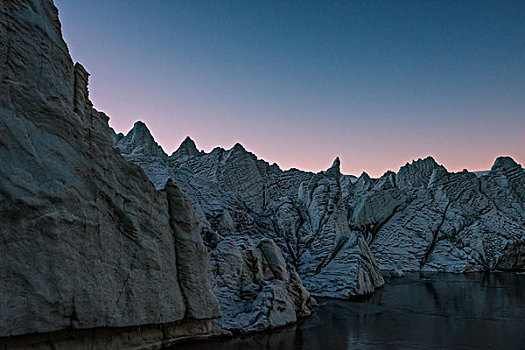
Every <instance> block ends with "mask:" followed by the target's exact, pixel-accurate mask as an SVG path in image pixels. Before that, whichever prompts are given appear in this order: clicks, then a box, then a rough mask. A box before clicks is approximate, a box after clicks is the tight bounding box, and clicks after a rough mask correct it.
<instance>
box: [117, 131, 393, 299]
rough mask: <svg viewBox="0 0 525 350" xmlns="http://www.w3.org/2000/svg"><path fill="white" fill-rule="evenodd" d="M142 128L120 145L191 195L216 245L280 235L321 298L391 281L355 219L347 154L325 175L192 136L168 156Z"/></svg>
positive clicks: (291, 262)
mask: <svg viewBox="0 0 525 350" xmlns="http://www.w3.org/2000/svg"><path fill="white" fill-rule="evenodd" d="M138 128H144V124H142V123H141V122H137V123H136V124H135V126H134V127H133V129H132V130H131V131H129V132H128V134H127V135H122V134H120V135H117V136H115V147H117V148H118V149H119V150H120V151H121V152H122V154H123V156H124V157H125V158H126V159H128V160H129V161H131V162H133V163H135V164H137V165H139V166H141V167H142V168H143V169H144V170H145V172H146V174H147V175H148V177H149V178H150V179H151V181H152V182H153V183H154V184H155V186H157V187H158V188H161V187H162V186H164V184H165V182H166V181H167V179H172V180H173V181H174V182H176V183H177V185H178V186H179V187H180V188H181V189H182V190H183V191H184V193H185V194H186V195H187V196H188V197H189V198H191V200H192V202H193V203H194V205H195V208H196V211H197V212H198V213H201V214H200V215H201V216H200V221H201V223H202V225H203V230H204V232H205V234H204V240H205V243H206V244H207V245H208V247H210V249H211V248H212V247H213V245H214V244H216V243H217V242H218V241H220V240H221V239H223V238H232V239H234V240H238V239H242V238H246V237H247V238H249V239H251V240H254V241H260V240H264V239H272V240H273V241H274V242H275V243H276V245H277V246H278V247H279V248H280V249H281V251H282V254H283V256H284V259H285V261H286V262H287V265H288V268H289V269H293V270H295V271H297V273H298V274H299V276H300V278H301V280H302V281H303V283H304V285H305V286H306V288H307V289H308V290H309V291H310V292H311V293H312V294H313V295H318V296H325V297H334V298H349V297H353V296H357V295H362V294H370V293H372V292H373V291H374V290H375V288H377V287H379V286H381V285H382V284H383V283H384V281H383V278H382V276H381V273H380V271H379V267H378V265H377V263H376V261H375V259H374V257H373V255H372V254H371V252H370V249H369V247H368V245H367V244H366V242H365V241H364V239H363V237H362V235H361V233H359V232H354V231H352V230H351V229H350V227H349V225H348V218H347V212H346V208H345V204H344V202H343V196H342V194H343V190H342V188H343V187H342V184H341V181H342V180H341V179H342V178H343V179H344V181H346V182H348V183H353V182H354V181H356V179H355V178H354V177H351V176H346V177H343V176H342V175H341V173H340V170H339V159H336V160H335V161H334V164H333V166H332V167H331V168H330V169H328V170H327V171H324V172H320V173H318V174H313V173H309V172H303V171H299V170H296V169H291V170H288V171H282V170H281V169H280V168H279V167H278V166H277V165H275V164H273V165H270V164H268V163H267V162H265V161H263V160H259V159H257V157H256V156H255V155H254V154H252V153H250V152H248V151H246V149H244V147H243V146H242V145H240V144H236V145H235V146H234V147H233V148H232V149H230V150H224V149H222V148H215V149H214V150H212V151H211V152H210V153H205V152H202V151H199V150H198V149H197V148H196V145H195V143H194V142H193V141H192V140H191V139H190V138H186V139H185V140H184V142H183V143H182V144H181V146H180V147H179V149H177V151H175V152H174V153H173V154H172V155H170V156H169V157H168V158H167V160H166V159H165V158H161V157H159V156H158V155H155V154H147V153H145V152H142V151H141V150H142V149H150V148H155V147H159V146H158V145H157V144H156V142H155V141H154V139H153V138H152V137H151V134H150V133H149V132H148V133H144V137H143V138H142V140H141V141H139V140H137V139H136V138H135V135H137V131H136V129H138ZM131 144H133V147H132V148H130V147H129V145H131ZM159 149H160V148H159ZM159 152H160V151H159ZM162 153H163V152H162Z"/></svg>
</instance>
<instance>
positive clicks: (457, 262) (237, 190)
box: [116, 130, 525, 298]
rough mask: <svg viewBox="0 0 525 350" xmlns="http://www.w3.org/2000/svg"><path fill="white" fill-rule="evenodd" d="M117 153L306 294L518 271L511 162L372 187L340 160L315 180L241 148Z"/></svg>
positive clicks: (424, 171)
mask: <svg viewBox="0 0 525 350" xmlns="http://www.w3.org/2000/svg"><path fill="white" fill-rule="evenodd" d="M128 135H133V130H132V131H131V132H130V133H129V134H128ZM126 137H129V136H125V138H126ZM119 142H120V141H118V140H117V143H116V145H117V146H119ZM144 142H149V141H146V140H145V141H144ZM187 145H191V147H189V149H191V152H188V151H187V149H188V147H187ZM190 153H191V154H190ZM123 154H124V156H125V157H127V158H128V159H130V160H131V161H133V162H135V163H136V164H138V165H140V166H141V167H143V168H144V169H145V170H146V173H147V174H148V176H149V177H150V179H152V181H154V182H155V181H157V182H158V183H157V185H158V186H161V185H162V181H165V179H167V178H170V177H171V178H173V179H174V181H176V182H177V183H178V184H179V186H181V187H182V188H184V190H185V193H187V194H188V196H189V197H190V198H192V200H193V202H194V203H196V206H197V211H198V212H200V213H202V217H203V221H204V222H207V230H208V231H209V232H214V233H213V234H212V235H211V236H214V237H216V236H221V237H242V236H247V237H254V238H258V239H262V238H265V237H267V238H271V239H273V240H274V241H275V242H276V243H277V245H278V246H279V247H280V248H281V250H282V251H283V254H284V256H285V259H286V261H287V262H288V264H289V265H290V266H292V267H293V268H294V269H295V270H296V271H297V272H298V273H299V275H300V276H301V279H302V281H303V283H304V285H305V286H306V287H307V289H308V290H309V291H310V292H311V293H313V294H314V295H319V296H328V297H341V298H344V297H349V296H353V295H359V294H367V293H371V292H373V290H374V289H375V288H376V287H378V286H380V285H381V284H382V283H383V281H382V278H381V275H380V274H379V273H378V268H380V269H383V270H391V269H402V270H408V271H420V270H423V271H449V272H468V271H480V270H494V269H510V270H520V269H523V268H524V259H525V258H524V256H523V250H524V234H525V233H524V232H525V231H524V230H523V224H524V214H523V213H524V211H523V209H520V208H523V206H524V203H525V202H524V199H523V196H524V195H523V193H525V190H524V186H525V172H523V169H522V168H521V166H519V165H518V164H516V163H515V162H514V161H513V160H512V159H510V158H505V157H503V158H498V159H497V160H496V163H495V165H494V167H493V168H492V170H491V171H490V172H488V173H486V174H485V175H483V176H479V175H476V174H473V173H468V172H462V173H449V172H448V171H447V170H446V169H445V168H444V167H443V166H442V165H439V164H437V163H436V162H435V161H434V159H432V158H431V157H428V158H426V159H420V160H417V161H414V162H412V163H410V164H409V163H407V164H406V165H405V166H403V167H401V169H400V170H399V172H398V173H394V172H391V171H390V172H387V173H386V174H385V175H383V176H382V177H381V178H379V179H371V178H370V177H369V176H368V175H367V174H366V173H363V174H362V175H361V176H360V177H359V178H355V177H352V176H348V175H341V174H340V171H339V165H338V160H336V162H334V165H333V166H332V168H331V169H329V170H327V171H325V172H321V173H319V174H312V173H308V172H302V171H299V170H289V171H286V172H284V171H281V170H280V169H279V168H278V167H276V166H275V165H269V164H268V163H266V162H264V161H262V160H259V159H257V157H256V156H255V155H253V154H251V153H249V152H248V151H246V150H245V149H244V148H243V147H242V146H241V145H235V146H234V147H233V148H232V149H231V150H223V149H221V148H216V149H214V150H213V151H212V152H210V153H209V154H206V153H204V152H199V151H198V150H197V148H196V146H195V144H194V143H193V141H191V140H190V139H186V140H185V141H184V143H183V145H181V147H180V148H179V150H177V151H176V152H175V153H174V154H173V155H172V156H170V157H168V161H167V162H164V163H162V164H161V165H159V164H160V163H159V160H158V157H146V159H143V158H142V159H137V158H132V157H130V154H129V153H126V152H123ZM153 165H154V166H153ZM159 174H162V176H159ZM159 179H162V181H159ZM188 183H192V184H193V185H191V186H190V185H188ZM197 183H198V184H199V185H198V186H195V184H197ZM189 187H191V188H189ZM376 259H377V262H376Z"/></svg>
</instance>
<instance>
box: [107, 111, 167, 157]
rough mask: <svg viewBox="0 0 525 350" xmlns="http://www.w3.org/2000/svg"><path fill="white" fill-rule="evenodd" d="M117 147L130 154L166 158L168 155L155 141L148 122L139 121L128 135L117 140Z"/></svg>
mask: <svg viewBox="0 0 525 350" xmlns="http://www.w3.org/2000/svg"><path fill="white" fill-rule="evenodd" d="M115 147H118V148H120V150H121V152H122V153H123V154H126V155H129V156H137V155H143V156H157V157H160V158H162V159H166V158H167V157H168V155H167V154H166V153H165V152H164V150H163V149H162V147H161V146H159V144H158V143H157V142H156V141H155V139H154V138H153V136H152V135H151V132H150V131H149V129H148V127H147V126H146V124H144V123H143V122H142V121H140V120H139V121H137V122H135V124H134V125H133V128H132V129H131V130H130V131H129V132H128V133H127V135H126V136H124V137H122V138H121V139H120V140H117V142H116V143H115Z"/></svg>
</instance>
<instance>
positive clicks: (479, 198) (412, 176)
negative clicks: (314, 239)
mask: <svg viewBox="0 0 525 350" xmlns="http://www.w3.org/2000/svg"><path fill="white" fill-rule="evenodd" d="M358 184H359V181H358V182H357V183H356V184H355V185H352V184H351V185H349V189H347V193H348V195H347V196H346V197H345V203H346V205H347V210H348V211H349V212H352V213H353V215H352V216H350V221H349V223H350V226H351V227H352V228H353V229H354V230H356V231H359V232H361V233H362V234H363V236H364V237H366V238H367V242H368V243H369V245H370V249H371V250H372V252H373V253H374V255H375V257H376V259H377V261H378V263H379V265H380V267H381V269H384V270H392V269H401V270H404V271H444V272H470V271H480V270H496V269H505V270H523V269H524V267H525V256H524V255H523V251H524V249H525V248H524V247H525V230H524V227H525V226H524V225H525V211H524V210H523V208H524V207H525V201H524V194H525V172H524V171H523V169H522V168H521V166H519V165H518V164H516V163H515V162H514V161H513V160H512V159H510V158H508V157H501V158H498V159H497V160H496V162H495V163H494V166H493V167H492V170H491V171H490V172H488V173H486V174H485V175H483V176H480V177H478V176H476V175H475V174H473V173H469V172H467V171H464V172H460V173H449V172H447V170H446V169H445V168H444V167H443V166H441V165H438V164H437V163H436V162H435V161H434V160H433V159H432V158H426V159H424V160H418V161H415V162H413V163H412V164H407V165H405V166H403V167H402V168H401V169H400V171H399V172H398V173H397V174H393V173H387V174H385V175H384V176H383V177H382V178H381V179H378V180H373V184H372V185H371V186H370V187H369V189H367V190H365V191H363V190H362V187H361V188H360V187H359V185H358Z"/></svg>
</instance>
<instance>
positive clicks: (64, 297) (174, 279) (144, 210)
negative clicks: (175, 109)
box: [0, 0, 221, 348]
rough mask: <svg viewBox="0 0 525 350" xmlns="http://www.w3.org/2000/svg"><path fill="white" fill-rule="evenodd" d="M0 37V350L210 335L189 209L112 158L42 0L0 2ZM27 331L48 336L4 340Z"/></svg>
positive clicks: (102, 125) (204, 265)
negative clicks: (93, 330) (144, 329)
mask: <svg viewBox="0 0 525 350" xmlns="http://www.w3.org/2000/svg"><path fill="white" fill-rule="evenodd" d="M0 37H1V38H2V40H0V45H2V46H1V47H0V65H1V70H0V72H1V81H0V115H1V118H0V134H1V135H0V164H1V166H0V218H1V220H0V275H1V276H2V283H1V284H0V344H1V345H4V344H8V345H6V346H4V347H2V346H0V347H2V348H11V347H15V348H16V347H17V346H20V347H22V348H27V347H30V346H37V345H35V343H33V342H36V343H38V342H44V343H46V344H47V345H46V346H49V347H54V348H60V347H61V346H62V347H63V348H64V347H66V348H67V347H68V346H66V345H64V344H71V339H76V338H75V337H76V335H79V337H80V338H82V337H83V338H82V339H84V340H85V341H86V342H87V343H86V344H88V345H86V347H89V346H91V348H92V347H93V346H94V347H96V348H113V347H114V346H115V344H118V346H119V347H143V348H160V347H161V346H163V345H165V344H169V343H171V342H173V341H175V340H176V339H178V338H186V337H191V336H209V335H213V334H219V333H221V331H219V329H218V328H217V327H216V325H215V323H214V322H213V319H214V318H217V317H219V316H220V315H221V313H220V309H219V305H218V302H217V299H216V297H215V295H214V293H213V291H212V285H211V283H210V281H209V280H208V257H207V252H206V248H205V247H204V245H203V242H202V238H201V235H200V232H201V226H200V224H199V223H198V221H197V214H196V213H195V212H194V209H193V206H192V205H191V203H190V202H189V200H188V199H187V198H186V197H185V195H184V194H183V193H182V192H181V191H180V190H179V189H178V188H177V187H176V186H175V185H174V184H172V183H168V184H167V185H166V186H165V187H163V188H164V189H163V190H162V191H158V190H157V189H155V187H154V186H153V185H152V184H151V182H150V181H149V180H148V178H147V177H146V175H145V174H144V172H143V171H142V170H141V169H140V168H139V167H137V166H135V165H133V164H130V163H129V162H128V161H126V160H125V159H124V158H122V156H121V155H120V154H119V152H117V151H116V150H115V149H114V148H113V143H114V140H113V136H112V135H111V133H110V131H109V129H108V117H107V116H106V115H104V114H103V113H100V112H97V111H96V110H94V109H93V108H92V104H91V102H90V101H89V93H88V89H87V79H88V73H87V72H86V70H85V69H84V68H83V67H82V66H81V65H79V64H76V65H73V62H72V60H71V58H70V56H69V53H68V50H67V46H66V44H65V43H64V41H63V40H62V36H61V33H60V23H59V21H58V12H57V10H56V8H55V7H54V5H53V3H52V2H51V1H49V0H9V1H7V0H0ZM147 151H153V150H143V151H142V152H147ZM158 155H159V156H162V154H160V153H159V154H158ZM144 325H148V327H149V328H148V331H147V332H146V333H144V334H143V335H144V336H145V337H146V338H148V340H147V341H144V342H143V343H140V341H139V340H138V339H140V338H141V335H140V334H139V333H138V330H140V329H139V328H133V327H139V326H144ZM130 327H131V328H130ZM94 328H97V329H98V330H97V331H96V332H91V333H86V332H84V333H82V332H81V331H78V332H76V333H75V330H80V329H94ZM61 330H63V332H62V333H60V332H59V333H56V332H57V331H61ZM104 330H106V331H104ZM48 332H55V333H52V335H51V333H48ZM64 332H66V333H64ZM97 332H98V333H97ZM29 333H46V334H48V335H44V336H41V337H22V338H20V337H16V336H20V335H24V334H29ZM62 334H69V336H67V337H66V338H67V339H66V338H64V337H62ZM97 334H101V336H102V335H104V334H106V335H107V334H111V336H108V337H107V338H98V336H97ZM6 337H11V338H6ZM12 337H15V338H12ZM80 338H79V339H80ZM53 339H55V340H56V342H55V343H54V341H55V340H53ZM61 339H62V340H61ZM64 342H66V343H64ZM67 342H69V343H67ZM137 342H138V343H137ZM89 344H91V345H89ZM137 344H139V345H137ZM77 345H78V346H77ZM77 345H75V346H74V347H81V346H83V343H82V344H81V342H78V343H77Z"/></svg>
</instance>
